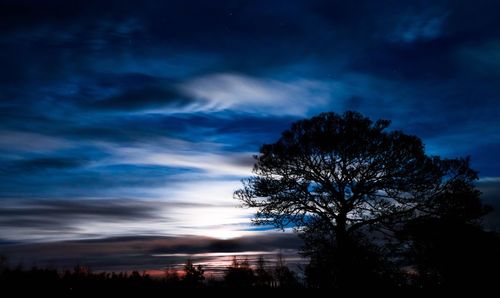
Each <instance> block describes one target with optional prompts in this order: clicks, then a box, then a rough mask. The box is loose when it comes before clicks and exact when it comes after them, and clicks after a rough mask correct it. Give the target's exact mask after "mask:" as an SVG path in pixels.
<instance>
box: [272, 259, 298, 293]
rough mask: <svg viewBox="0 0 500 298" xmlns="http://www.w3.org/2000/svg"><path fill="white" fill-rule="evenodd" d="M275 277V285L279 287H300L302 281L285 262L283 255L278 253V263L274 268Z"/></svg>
mask: <svg viewBox="0 0 500 298" xmlns="http://www.w3.org/2000/svg"><path fill="white" fill-rule="evenodd" d="M273 278H274V282H275V287H279V288H298V287H299V286H300V283H299V281H298V279H297V276H296V275H295V272H293V271H292V270H290V268H288V266H286V264H285V260H284V259H283V255H281V254H278V256H277V258H276V265H275V267H274V270H273Z"/></svg>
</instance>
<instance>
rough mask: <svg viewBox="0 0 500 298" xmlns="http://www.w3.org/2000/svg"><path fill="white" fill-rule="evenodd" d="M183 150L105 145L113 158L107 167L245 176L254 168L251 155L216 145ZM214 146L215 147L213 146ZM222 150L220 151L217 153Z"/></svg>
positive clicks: (189, 147) (148, 146) (157, 146)
mask: <svg viewBox="0 0 500 298" xmlns="http://www.w3.org/2000/svg"><path fill="white" fill-rule="evenodd" d="M181 144H184V146H187V147H184V149H181V148H172V147H171V146H165V147H163V146H161V142H160V143H158V144H155V145H147V144H136V145H135V146H123V145H122V146H115V145H112V144H104V148H105V150H108V152H109V153H110V155H111V156H112V157H111V158H109V159H107V160H104V161H103V163H104V164H136V165H156V166H167V167H176V168H188V169H195V170H200V171H202V172H203V173H206V174H210V175H213V176H225V175H231V176H238V177H244V176H248V175H250V174H251V170H252V168H253V163H252V155H253V154H254V153H252V152H223V151H220V150H217V146H216V145H215V144H210V143H208V144H203V143H191V142H181ZM214 145H215V146H214ZM217 151H219V152H217Z"/></svg>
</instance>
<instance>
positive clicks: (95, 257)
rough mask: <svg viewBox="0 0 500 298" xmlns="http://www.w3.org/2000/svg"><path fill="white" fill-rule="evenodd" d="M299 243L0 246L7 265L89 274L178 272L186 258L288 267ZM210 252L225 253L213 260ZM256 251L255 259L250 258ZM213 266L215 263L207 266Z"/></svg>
mask: <svg viewBox="0 0 500 298" xmlns="http://www.w3.org/2000/svg"><path fill="white" fill-rule="evenodd" d="M299 246H300V239H299V238H298V237H297V235H295V234H290V233H285V234H277V233H269V234H267V235H260V236H248V237H242V238H236V239H231V240H219V239H214V238H209V237H192V236H183V237H157V236H132V237H114V238H103V239H90V240H80V241H64V242H51V243H39V244H29V245H28V244H19V243H9V242H0V254H2V255H4V256H6V257H7V260H8V261H9V262H10V263H11V264H16V263H17V262H21V261H22V262H23V263H24V264H27V265H28V264H35V263H36V264H38V265H50V266H56V267H58V268H68V267H69V268H71V267H73V266H74V265H75V262H79V263H80V264H85V265H89V266H91V268H92V269H93V270H108V271H111V270H116V271H121V270H132V269H139V270H145V269H165V268H166V267H172V268H179V269H180V268H181V266H182V264H183V263H184V262H185V261H186V259H187V258H189V257H190V256H191V258H192V259H193V260H194V261H195V262H209V263H208V270H210V271H216V270H220V269H223V266H224V265H221V264H217V263H218V262H220V261H223V262H230V260H231V253H235V254H238V253H245V252H246V253H248V254H249V255H248V256H247V257H248V258H250V259H251V260H253V259H254V258H255V257H256V256H257V255H258V253H261V254H264V255H265V256H266V258H267V259H268V261H272V260H273V259H274V257H275V256H276V254H278V253H279V252H280V251H281V252H282V253H283V255H284V256H285V258H286V259H289V262H290V264H292V265H296V263H297V261H298V260H300V259H299V258H298V255H297V250H298V248H299ZM211 253H219V254H220V253H226V255H223V256H222V257H220V256H214V255H211ZM255 253H257V255H254V254H255ZM214 261H218V262H216V264H215V265H213V264H210V262H214Z"/></svg>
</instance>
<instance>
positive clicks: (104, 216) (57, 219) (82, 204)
mask: <svg viewBox="0 0 500 298" xmlns="http://www.w3.org/2000/svg"><path fill="white" fill-rule="evenodd" d="M158 205H159V203H158V202H145V201H137V200H135V201H134V200H130V199H94V200H89V199H87V200H84V199H73V200H65V199H59V200H55V199H54V200H43V199H37V200H23V201H20V202H17V204H16V205H14V206H12V205H10V204H5V205H4V206H2V207H0V218H1V219H0V221H1V222H2V226H4V227H5V226H10V227H16V226H18V225H19V224H20V223H22V224H23V225H24V226H33V227H38V228H42V227H43V224H42V223H46V224H47V225H49V226H51V227H56V226H57V225H59V226H60V227H65V226H66V225H68V224H69V223H71V222H73V221H79V220H81V219H82V218H92V219H95V220H100V221H116V220H118V221H130V220H131V221H133V220H137V219H144V218H148V219H149V218H154V217H156V216H157V214H156V211H157V210H158ZM21 219H22V220H21ZM30 221H33V222H35V223H37V224H36V225H33V222H30Z"/></svg>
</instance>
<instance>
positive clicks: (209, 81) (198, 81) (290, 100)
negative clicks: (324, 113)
mask: <svg viewBox="0 0 500 298" xmlns="http://www.w3.org/2000/svg"><path fill="white" fill-rule="evenodd" d="M180 90H181V91H182V92H184V93H185V94H186V95H187V96H190V97H193V98H196V99H198V100H203V101H206V104H205V105H203V106H201V107H200V110H205V111H221V110H233V111H239V112H246V113H259V114H260V115H273V114H278V115H298V116H304V115H306V114H308V113H310V112H311V111H315V110H321V109H322V108H324V107H325V106H326V105H327V104H328V103H329V102H330V99H331V86H330V85H329V84H327V83H325V82H321V81H316V80H308V79H295V80H288V81H281V80H276V79H272V78H255V77H249V76H245V75H241V74H231V73H222V74H212V75H208V76H204V77H200V78H195V79H193V80H191V81H188V82H186V83H184V84H182V85H181V86H180Z"/></svg>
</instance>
